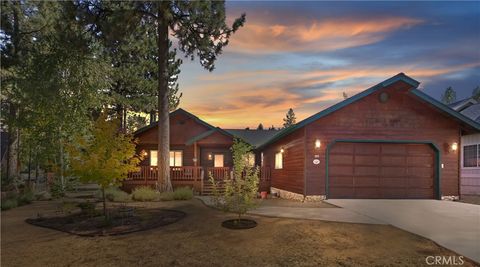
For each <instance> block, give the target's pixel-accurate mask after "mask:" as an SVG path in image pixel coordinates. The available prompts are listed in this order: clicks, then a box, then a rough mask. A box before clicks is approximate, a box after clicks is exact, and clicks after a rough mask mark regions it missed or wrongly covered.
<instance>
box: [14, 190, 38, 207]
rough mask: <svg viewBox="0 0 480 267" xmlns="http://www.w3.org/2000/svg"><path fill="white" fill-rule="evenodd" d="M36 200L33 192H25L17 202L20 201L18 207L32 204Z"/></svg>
mask: <svg viewBox="0 0 480 267" xmlns="http://www.w3.org/2000/svg"><path fill="white" fill-rule="evenodd" d="M34 199H35V195H34V194H33V192H32V191H25V192H23V194H21V195H20V196H19V197H18V198H17V200H18V205H19V206H22V205H26V204H30V203H32V201H33V200H34Z"/></svg>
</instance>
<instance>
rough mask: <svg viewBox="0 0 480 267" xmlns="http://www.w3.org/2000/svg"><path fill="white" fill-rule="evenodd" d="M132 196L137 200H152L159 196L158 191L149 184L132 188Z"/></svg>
mask: <svg viewBox="0 0 480 267" xmlns="http://www.w3.org/2000/svg"><path fill="white" fill-rule="evenodd" d="M132 198H133V199H134V200H137V201H154V200H157V199H158V198H159V193H158V192H157V191H156V190H154V189H153V188H151V187H149V186H140V187H137V188H135V189H134V190H133V192H132Z"/></svg>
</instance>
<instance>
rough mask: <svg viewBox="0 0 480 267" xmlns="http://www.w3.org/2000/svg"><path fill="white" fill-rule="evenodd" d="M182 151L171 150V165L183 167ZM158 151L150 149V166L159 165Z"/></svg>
mask: <svg viewBox="0 0 480 267" xmlns="http://www.w3.org/2000/svg"><path fill="white" fill-rule="evenodd" d="M182 154H183V153H182V151H181V150H173V151H170V166H171V167H173V166H175V167H181V166H182V158H183V155H182ZM157 159H158V153H157V150H150V166H157Z"/></svg>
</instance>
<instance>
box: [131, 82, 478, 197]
mask: <svg viewBox="0 0 480 267" xmlns="http://www.w3.org/2000/svg"><path fill="white" fill-rule="evenodd" d="M418 85H419V82H417V81H416V80H414V79H412V78H410V77H408V76H407V75H405V74H403V73H400V74H398V75H395V76H393V77H391V78H389V79H387V80H385V81H383V82H381V83H379V84H377V85H375V86H373V87H371V88H369V89H366V90H365V91H363V92H360V93H359V94H357V95H355V96H352V97H350V98H348V99H346V100H344V101H342V102H340V103H338V104H336V105H333V106H331V107H329V108H327V109H325V110H323V111H320V112H318V113H317V114H314V115H312V116H311V117H309V118H306V119H305V120H303V121H300V122H298V123H297V124H295V125H293V126H291V127H289V128H286V129H283V130H281V131H265V130H260V131H255V130H235V129H228V130H225V129H221V128H218V127H214V126H212V125H210V124H208V123H206V122H204V121H203V120H201V119H199V118H198V117H196V116H194V115H193V114H191V113H189V112H187V111H185V110H183V109H179V110H177V111H174V112H172V113H171V115H170V127H171V128H170V129H171V130H170V131H171V132H170V139H171V145H170V148H171V151H170V165H171V168H170V172H171V178H172V183H173V184H174V186H179V185H191V186H193V187H194V188H195V189H197V190H198V191H199V192H201V193H203V194H208V192H209V189H210V188H209V186H210V185H209V183H208V177H210V176H213V177H214V178H215V179H223V178H224V177H225V176H226V175H228V173H229V172H230V171H231V167H232V160H231V154H230V151H229V147H230V146H231V145H232V141H233V138H234V137H238V138H242V139H243V140H244V141H246V142H248V143H250V144H251V145H252V146H254V151H253V153H252V155H251V162H252V165H253V164H256V165H258V166H260V169H261V186H260V187H261V190H266V189H269V188H271V190H272V191H275V192H277V193H279V194H280V196H283V197H288V198H297V199H302V200H303V199H325V198H387V199H388V198H401V199H409V198H412V199H442V198H457V197H459V195H460V194H461V190H462V189H461V188H460V179H459V172H460V162H461V161H462V160H463V158H462V157H463V156H461V154H462V153H463V152H462V153H460V151H458V148H459V147H462V146H463V144H464V142H465V144H466V139H463V138H462V136H467V135H478V134H479V133H480V124H479V123H478V122H476V121H474V120H473V119H471V118H469V117H467V116H465V115H464V114H462V113H461V112H457V111H455V110H453V109H451V108H449V107H447V106H446V105H444V104H442V103H440V102H438V101H437V100H435V99H433V98H431V97H429V96H428V95H426V94H424V93H423V92H421V91H420V90H418V89H417V87H418ZM467 102H468V103H470V101H467ZM468 103H467V104H465V103H463V104H462V105H461V106H468V105H469V104H468ZM459 104H461V103H459ZM156 128H157V125H156V124H154V125H151V126H147V127H145V128H142V129H140V130H138V131H137V132H136V133H135V137H137V138H138V139H139V144H138V147H137V149H138V151H139V152H141V153H144V154H145V155H146V159H145V160H144V161H143V162H142V166H141V171H140V172H137V173H132V174H130V175H129V178H128V179H127V180H126V181H125V182H124V187H125V188H127V190H128V189H131V188H132V187H133V186H136V185H139V184H147V185H154V184H155V183H156V179H157V178H156V166H155V164H156V144H157V141H156V140H157V130H156ZM476 144H477V145H476V146H475V148H476V149H477V153H476V154H475V157H476V164H477V167H478V163H479V162H480V161H479V160H478V157H479V155H480V152H479V150H478V149H479V146H478V143H476ZM464 150H465V151H467V150H468V151H469V152H468V153H470V154H471V153H472V151H473V148H471V147H465V148H463V147H462V151H464ZM465 153H467V152H465ZM468 153H467V154H468ZM467 154H466V155H467ZM470 154H468V157H469V159H468V162H470V161H472V162H473V161H474V156H472V157H470ZM462 155H463V154H462ZM472 155H473V154H472ZM462 162H463V161H462ZM462 170H463V169H462Z"/></svg>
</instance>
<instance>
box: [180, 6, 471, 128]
mask: <svg viewBox="0 0 480 267" xmlns="http://www.w3.org/2000/svg"><path fill="white" fill-rule="evenodd" d="M243 12H245V13H246V14H247V21H246V23H245V26H244V27H243V28H241V29H240V30H239V31H238V32H237V33H236V34H235V35H234V36H233V37H232V38H231V41H230V44H229V46H228V47H227V48H226V49H225V50H224V52H223V55H221V56H220V59H219V60H218V61H217V63H216V68H217V69H216V70H215V71H213V72H211V73H209V72H208V71H206V70H204V69H202V68H201V67H200V65H199V64H198V61H193V62H189V60H188V59H184V64H183V66H182V72H181V74H180V78H179V83H180V88H181V91H182V92H183V97H182V101H181V104H180V107H181V108H184V109H186V110H188V111H190V112H192V113H194V114H196V115H197V116H199V117H200V118H202V119H205V120H206V121H207V122H209V123H211V124H214V125H216V126H220V127H223V128H244V127H247V126H249V127H256V126H257V125H258V124H259V123H263V124H264V126H270V125H272V124H273V125H275V126H276V127H279V126H281V124H282V118H283V117H284V116H285V113H286V112H287V110H288V109H289V108H293V109H294V111H295V113H296V115H297V119H298V120H301V119H304V118H306V117H308V116H310V115H312V114H314V113H316V112H319V111H321V110H322V109H324V108H326V107H329V106H331V105H333V104H335V103H337V102H339V101H341V100H343V97H342V92H346V93H347V94H348V95H349V96H352V95H354V94H356V93H358V92H360V91H362V90H364V89H366V88H368V87H370V86H372V85H374V84H376V83H379V82H381V81H383V80H385V79H387V78H389V77H391V76H393V75H395V74H397V73H399V72H404V73H406V74H407V75H409V76H411V77H412V78H414V79H416V80H418V81H420V82H421V84H420V89H422V90H424V92H426V93H427V94H429V95H431V96H433V97H434V98H436V99H440V96H441V93H442V92H443V91H444V90H445V88H447V87H448V86H452V87H453V88H454V89H455V90H456V91H457V99H460V98H464V97H467V96H469V95H470V94H471V92H472V90H473V88H475V87H476V86H478V85H480V2H455V3H449V2H408V3H406V2H404V3H399V2H336V3H332V2H244V1H242V2H227V17H228V19H229V20H233V18H235V17H238V16H240V14H241V13H243ZM298 120H297V121H298Z"/></svg>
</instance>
